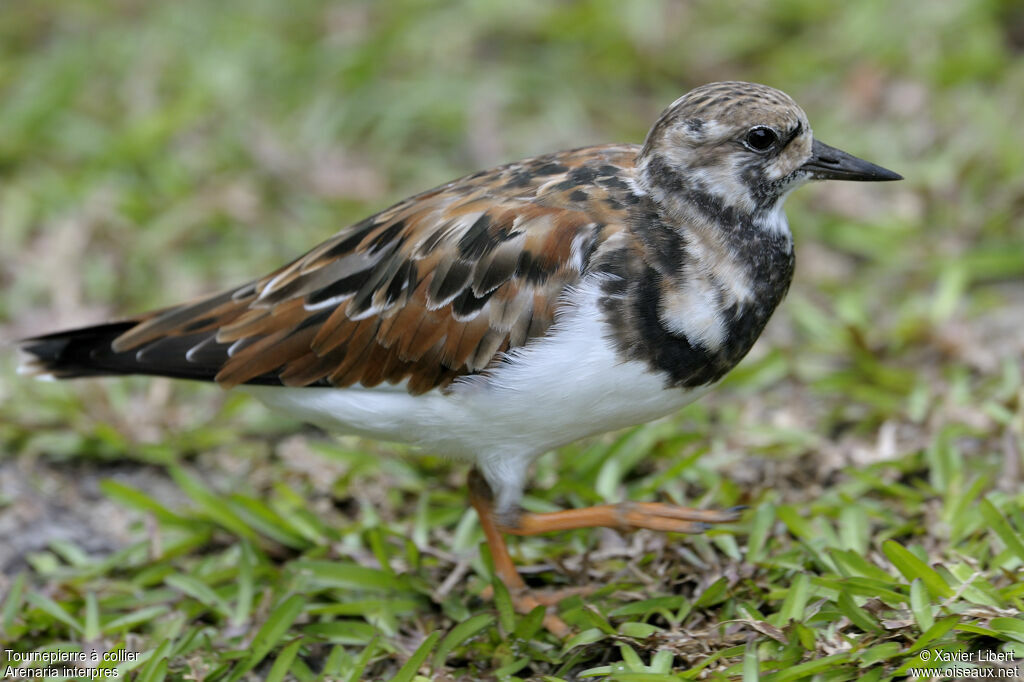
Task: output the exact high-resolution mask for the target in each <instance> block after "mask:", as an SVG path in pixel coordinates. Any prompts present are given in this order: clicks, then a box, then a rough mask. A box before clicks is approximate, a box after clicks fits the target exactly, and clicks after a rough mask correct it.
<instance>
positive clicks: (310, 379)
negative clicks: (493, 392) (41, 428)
mask: <svg viewBox="0 0 1024 682" xmlns="http://www.w3.org/2000/svg"><path fill="white" fill-rule="evenodd" d="M637 151H638V148H637V147H635V146H631V145H609V146H604V147H592V148H586V149H577V150H573V151H568V152H562V153H558V154H550V155H547V156H541V157H537V158H535V159H530V160H528V161H523V162H520V163H514V164H509V165H507V166H502V167H500V168H497V169H494V170H492V171H489V172H485V173H476V174H474V175H471V176H468V177H466V178H462V179H460V180H456V181H454V182H451V183H449V184H447V185H444V186H442V187H439V188H436V189H433V190H430V191H428V192H424V193H422V194H419V195H417V196H414V197H411V198H409V199H406V200H405V201H402V202H400V203H398V204H396V205H395V206H392V207H391V208H389V209H387V210H385V211H382V212H381V213H378V214H376V215H374V216H371V217H370V218H367V219H366V220H363V221H362V222H359V223H357V224H355V225H352V226H350V227H348V228H346V229H344V230H342V231H341V232H339V233H338V234H336V235H335V236H334V237H332V238H331V239H329V240H327V241H326V242H324V243H322V244H320V245H319V246H317V247H316V248H314V249H313V250H312V251H310V252H309V253H307V254H305V255H304V256H302V257H300V258H298V259H296V260H294V261H293V262H291V263H289V264H288V265H285V266H284V267H282V268H280V269H278V270H277V271H275V272H273V273H271V274H270V275H267V276H266V277H263V278H262V279H259V280H257V281H255V282H252V283H249V284H246V285H245V286H242V287H239V288H237V289H233V290H231V291H228V292H223V293H219V294H216V295H214V296H210V297H207V298H204V299H201V300H199V301H197V302H194V303H188V304H184V305H180V306H175V307H172V308H167V309H164V310H160V311H156V312H154V313H150V314H148V315H143V316H140V317H137V318H134V319H132V320H130V322H132V323H134V324H133V325H132V326H130V327H127V328H126V329H125V330H124V331H121V332H120V333H119V334H118V335H117V336H116V338H114V339H113V340H112V344H111V350H110V352H108V353H106V354H105V355H106V357H105V358H97V360H98V361H99V362H101V363H102V361H103V360H104V359H105V360H106V361H107V363H108V365H109V369H110V370H112V371H115V370H117V369H118V367H123V368H124V370H125V371H132V370H134V371H147V372H150V373H157V374H159V373H164V374H169V375H171V376H181V375H182V373H187V374H188V375H189V376H190V377H191V378H209V379H216V381H217V382H218V383H220V384H221V385H223V386H225V387H231V386H236V385H239V384H243V383H260V384H267V383H281V384H284V385H287V386H304V385H331V386H339V387H344V386H350V385H353V384H357V383H358V384H360V385H363V386H374V385H377V384H379V383H381V382H385V381H386V382H390V383H398V382H401V381H404V380H407V381H408V390H409V391H410V392H412V393H414V394H417V393H422V392H424V391H428V390H430V389H432V388H436V387H439V386H445V385H447V384H448V383H450V382H451V381H452V380H453V379H454V378H456V377H458V376H461V375H465V374H469V373H474V372H479V371H480V370H482V369H484V368H486V367H487V366H488V365H490V364H491V363H493V362H494V361H495V359H496V358H497V357H499V356H500V355H501V354H502V353H504V352H505V351H507V350H509V349H510V348H517V347H520V346H522V345H523V344H525V343H526V342H527V341H528V340H530V339H532V338H535V337H538V336H541V335H543V334H544V333H545V332H546V331H547V329H548V328H549V327H550V326H551V323H552V321H553V320H554V316H555V314H556V312H557V309H558V306H559V301H560V296H561V294H562V292H563V291H564V290H565V288H566V287H567V286H572V285H573V284H575V283H576V282H578V281H579V278H580V275H581V273H582V271H583V269H584V268H585V266H586V264H587V261H588V258H589V255H590V253H592V252H593V250H594V249H595V248H596V247H597V246H598V245H599V244H601V243H602V242H603V241H605V240H606V239H607V238H608V236H609V235H611V234H613V233H615V232H618V231H620V230H622V229H623V228H624V226H625V223H626V210H627V206H628V205H630V204H631V203H635V201H636V200H635V198H634V197H633V196H632V194H631V192H629V190H628V185H627V183H626V181H625V179H627V178H629V177H630V176H631V173H632V169H633V162H634V160H635V158H636V153H637ZM101 355H103V354H102V353H101ZM157 356H160V364H161V366H162V369H163V371H158V370H157V368H156V367H155V366H152V367H151V366H141V367H140V366H139V364H138V363H136V359H137V358H147V357H148V358H149V359H150V360H151V361H152V363H153V365H155V364H156V358H157ZM75 371H76V368H74V367H69V368H66V369H65V375H71V374H73V373H74V372H75Z"/></svg>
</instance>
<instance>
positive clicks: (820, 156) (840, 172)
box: [803, 140, 903, 182]
mask: <svg viewBox="0 0 1024 682" xmlns="http://www.w3.org/2000/svg"><path fill="white" fill-rule="evenodd" d="M803 168H804V170H806V171H807V172H808V173H809V174H810V176H811V177H812V178H814V179H815V180H856V181H860V182H883V181H888V180H902V179H903V176H902V175H900V174H899V173H894V172H893V171H891V170H889V169H887V168H882V167H881V166H876V165H875V164H873V163H871V162H870V161H865V160H864V159H859V158H857V157H856V156H854V155H853V154H847V153H846V152H844V151H843V150H841V149H836V148H835V147H831V146H829V145H827V144H825V143H824V142H821V141H819V140H815V141H814V144H813V146H812V147H811V158H810V159H808V160H807V162H806V163H805V164H804V165H803Z"/></svg>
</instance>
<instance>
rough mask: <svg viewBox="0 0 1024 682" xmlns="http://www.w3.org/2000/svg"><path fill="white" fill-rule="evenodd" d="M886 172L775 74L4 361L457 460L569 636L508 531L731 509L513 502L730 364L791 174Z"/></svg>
mask: <svg viewBox="0 0 1024 682" xmlns="http://www.w3.org/2000/svg"><path fill="white" fill-rule="evenodd" d="M900 179H902V177H901V176H900V175H899V174H897V173H894V172H892V171H890V170H886V169H885V168H882V167H880V166H877V165H875V164H873V163H870V162H868V161H865V160H862V159H860V158H857V157H855V156H853V155H851V154H849V153H846V152H844V151H840V150H839V149H836V148H834V147H831V146H829V145H827V144H825V143H823V142H820V141H819V140H817V139H816V138H815V137H814V136H813V133H812V130H811V126H810V123H809V121H808V118H807V115H806V114H805V113H804V111H803V110H802V109H801V108H800V107H799V106H798V105H797V104H796V102H794V100H793V99H792V98H791V97H790V96H789V95H787V94H785V93H784V92H782V91H780V90H777V89H775V88H772V87H769V86H766V85H760V84H756V83H747V82H741V81H727V82H718V83H710V84H706V85H702V86H700V87H697V88H695V89H692V90H690V91H689V92H687V93H686V94H684V95H683V96H681V97H680V98H679V99H677V100H676V101H675V102H673V103H672V104H671V105H669V106H668V107H667V108H666V109H665V110H664V111H663V112H662V113H661V115H660V116H659V118H658V119H657V120H656V122H655V123H654V125H653V126H652V127H651V129H650V131H649V132H648V134H647V136H646V139H645V140H644V142H643V144H642V145H637V144H607V145H600V146H590V147H582V148H577V149H572V150H569V151H561V152H555V153H550V154H545V155H542V156H536V157H533V158H529V159H526V160H522V161H518V162H514V163H509V164H506V165H502V166H499V167H496V168H493V169H490V170H483V171H479V172H476V173H473V174H471V175H467V176H465V177H462V178H460V179H457V180H454V181H452V182H449V183H448V184H445V185H441V186H439V187H436V188H434V189H431V190H428V191H425V192H423V193H421V194H417V195H415V196H412V197H409V198H407V199H405V200H402V201H399V202H398V203H396V204H394V205H393V206H391V207H390V208H387V209H385V210H383V211H381V212H379V213H376V214H374V215H372V216H370V217H368V218H366V219H364V220H361V221H359V222H357V223H354V224H352V225H349V226H347V227H345V228H343V229H341V230H340V231H339V232H337V233H336V234H335V235H333V236H331V237H329V238H328V239H327V240H326V241H324V242H322V243H320V244H319V245H318V246H316V247H314V248H313V249H312V250H310V251H309V252H307V253H305V254H304V255H302V256H299V257H298V258H296V259H294V260H292V261H291V262H290V263H288V264H286V265H284V266H283V267H280V268H279V269H277V270H275V271H273V272H271V273H270V274H268V275H266V276H263V277H259V278H257V279H253V280H251V281H249V282H247V283H245V284H242V285H241V286H237V287H234V288H231V289H228V290H226V291H223V292H220V293H215V294H213V295H209V296H206V297H204V298H200V299H198V300H194V301H191V302H187V303H182V304H179V305H172V306H171V307H168V308H163V309H160V310H156V311H153V312H146V313H142V314H140V315H136V316H133V317H128V318H127V319H122V320H117V321H112V322H106V323H102V324H98V325H94V326H88V327H84V328H78V329H71V330H65V331H58V332H56V333H50V334H45V335H41V336H36V337H33V338H29V339H25V340H23V341H22V342H21V344H20V348H21V349H22V350H23V351H24V353H25V355H24V357H25V362H24V364H23V367H22V369H23V371H24V372H27V373H30V374H42V375H49V376H50V377H54V378H59V379H66V378H73V377H86V376H103V375H130V374H143V375H157V376H165V377H174V378H179V379H193V380H199V381H212V382H216V383H218V384H220V385H221V386H222V387H224V388H225V389H236V390H243V391H246V392H247V393H249V394H251V395H252V396H254V397H255V398H257V399H258V400H260V401H262V402H263V403H265V404H266V405H267V406H269V407H270V408H271V409H274V410H279V411H282V412H284V413H287V414H289V415H293V416H295V417H298V418H300V419H302V420H305V421H307V422H311V423H313V424H317V425H319V426H321V427H324V428H326V429H328V430H332V431H339V432H343V433H347V434H356V435H360V436H364V437H368V438H372V439H378V440H384V441H398V442H404V443H411V444H413V445H415V446H418V447H419V448H420V449H422V450H425V451H430V452H435V453H440V454H443V455H447V456H450V457H453V458H457V459H461V460H464V461H466V462H468V463H469V464H470V465H471V466H470V468H469V474H468V489H469V498H470V502H471V504H472V506H473V507H474V508H475V509H476V511H477V513H478V515H479V519H480V524H481V527H482V530H483V534H484V536H485V539H486V541H487V546H488V548H489V551H490V554H491V558H492V560H493V567H494V572H495V574H496V576H497V577H498V578H499V579H500V580H501V581H502V582H503V583H504V584H505V586H506V587H507V588H508V590H509V594H510V596H511V597H512V600H513V604H514V605H515V607H516V608H517V609H518V610H519V611H520V612H524V613H525V612H528V611H530V610H532V609H534V608H537V607H538V606H544V607H545V608H546V613H545V616H544V624H545V625H546V626H547V629H548V630H550V631H551V632H552V633H554V634H556V635H559V636H565V635H566V634H568V633H569V632H570V629H569V627H568V626H567V625H566V624H565V623H564V622H563V621H562V620H561V619H560V618H559V616H558V615H557V613H555V612H554V611H555V610H554V608H553V606H552V600H550V599H545V596H546V595H544V594H541V593H539V592H538V593H535V592H534V591H532V590H531V589H529V588H528V587H527V586H526V584H525V583H524V581H523V580H522V578H521V576H520V575H519V573H518V571H517V569H516V567H515V565H514V563H513V561H512V559H511V557H510V554H509V552H508V548H507V545H506V541H505V535H509V534H511V535H535V534H541V533H548V532H552V531H560V530H568V529H577V528H590V527H611V528H617V529H623V530H631V529H651V530H656V531H668V532H680V533H700V532H703V531H704V530H707V529H708V528H710V525H709V524H717V523H729V522H734V521H737V520H738V519H739V518H740V513H739V510H737V509H731V510H721V511H719V510H711V509H690V508H686V507H681V506H677V505H673V504H668V503H661V502H631V501H624V502H621V503H618V504H606V505H600V506H595V507H588V508H585V509H569V510H562V511H554V512H546V513H529V512H526V511H524V510H523V509H522V507H521V505H520V502H521V500H522V496H523V491H524V488H525V486H526V484H527V479H528V474H529V470H530V467H531V464H532V462H533V461H534V460H535V459H536V458H537V457H538V456H539V455H541V454H543V453H545V452H547V451H549V450H553V449H555V448H557V447H559V446H562V445H565V444H567V443H571V442H573V441H576V440H579V439H581V438H586V437H588V436H594V435H596V434H600V433H604V432H607V431H611V430H614V429H620V428H624V427H628V426H632V425H636V424H640V423H644V422H647V421H650V420H653V419H656V418H659V417H663V416H665V415H668V414H670V413H672V412H674V411H676V410H678V409H679V408H681V407H682V406H684V405H686V404H687V403H689V402H691V401H693V400H695V399H697V398H699V397H700V396H702V395H704V394H705V393H707V392H708V391H709V390H710V389H711V388H712V387H714V386H715V385H716V384H717V383H718V382H719V381H720V380H721V379H722V378H723V377H724V376H725V375H726V374H727V373H728V372H729V371H730V370H731V369H732V368H733V367H735V366H736V364H737V363H739V361H740V360H741V359H742V358H743V357H744V356H745V355H746V354H747V352H748V351H749V350H750V348H751V346H752V345H753V344H754V342H755V340H756V339H757V338H758V336H759V335H760V334H761V332H762V330H763V329H764V327H765V324H766V323H767V322H768V319H769V317H770V316H771V315H772V313H773V311H774V310H775V308H776V306H778V305H779V303H780V302H781V301H782V299H783V297H784V296H785V295H786V292H787V290H788V289H789V286H790V282H791V280H792V278H793V272H794V255H793V254H794V251H793V237H792V233H791V231H790V228H789V225H788V222H787V219H786V215H785V213H784V211H783V203H784V201H785V199H786V197H787V196H788V195H789V193H790V192H792V191H793V190H794V189H796V188H797V187H799V186H801V185H803V184H805V183H806V182H808V181H813V180H852V181H889V180H900Z"/></svg>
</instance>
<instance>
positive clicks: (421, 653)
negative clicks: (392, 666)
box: [391, 632, 441, 682]
mask: <svg viewBox="0 0 1024 682" xmlns="http://www.w3.org/2000/svg"><path fill="white" fill-rule="evenodd" d="M440 638H441V633H440V632H431V633H430V634H429V635H428V636H427V638H426V639H425V640H423V643H422V644H420V645H419V646H418V647H416V651H414V652H413V654H412V656H410V657H409V660H408V661H406V662H405V665H403V666H402V667H401V668H400V669H399V670H398V672H397V673H395V676H394V677H392V678H391V682H411V680H412V678H413V676H414V675H415V674H416V671H418V670H419V669H420V666H421V665H423V661H425V660H427V656H429V655H430V652H431V651H433V649H434V646H435V645H436V644H437V640H439V639H440Z"/></svg>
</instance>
